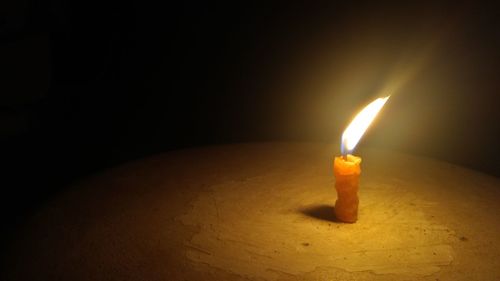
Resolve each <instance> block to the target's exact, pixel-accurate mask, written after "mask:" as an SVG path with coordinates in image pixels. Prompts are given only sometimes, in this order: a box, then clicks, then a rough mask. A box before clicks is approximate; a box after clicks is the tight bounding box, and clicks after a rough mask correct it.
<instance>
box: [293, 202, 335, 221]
mask: <svg viewBox="0 0 500 281" xmlns="http://www.w3.org/2000/svg"><path fill="white" fill-rule="evenodd" d="M334 209H335V208H334V207H333V206H330V205H314V206H308V207H305V208H302V209H300V210H299V211H300V212H301V213H302V214H304V215H306V216H309V217H312V218H315V219H319V220H324V221H328V222H340V221H339V220H338V219H337V218H336V217H335V212H334Z"/></svg>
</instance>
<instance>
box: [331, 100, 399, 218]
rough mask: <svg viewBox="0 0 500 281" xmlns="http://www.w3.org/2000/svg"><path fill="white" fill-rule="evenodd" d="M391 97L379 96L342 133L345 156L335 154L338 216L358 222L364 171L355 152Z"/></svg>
mask: <svg viewBox="0 0 500 281" xmlns="http://www.w3.org/2000/svg"><path fill="white" fill-rule="evenodd" d="M387 99H389V96H387V97H385V98H378V99H376V100H374V101H373V102H371V103H370V104H369V105H367V106H366V107H365V108H363V110H361V112H359V113H358V114H357V115H356V117H354V119H353V120H352V121H351V123H350V124H349V126H347V128H346V129H345V131H344V133H343V134H342V141H341V145H340V150H341V153H342V157H335V160H334V162H333V173H334V175H335V189H336V190H337V201H336V202H335V209H334V210H335V216H336V217H337V219H338V220H339V221H342V222H348V223H354V222H356V221H357V219H358V204H359V199H358V189H359V176H360V174H361V167H360V164H361V157H357V156H354V155H351V154H350V153H351V152H352V151H353V150H354V148H355V147H356V145H357V144H358V142H359V140H360V139H361V137H362V136H363V134H364V133H365V131H366V129H368V127H369V126H370V124H371V123H372V121H373V120H374V119H375V116H377V114H378V112H379V111H380V110H381V109H382V107H383V106H384V104H385V103H386V102H387Z"/></svg>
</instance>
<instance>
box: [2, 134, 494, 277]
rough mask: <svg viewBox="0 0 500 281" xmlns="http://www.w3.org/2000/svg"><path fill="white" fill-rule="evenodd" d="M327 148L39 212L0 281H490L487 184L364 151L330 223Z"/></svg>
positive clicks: (94, 182)
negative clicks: (355, 203) (350, 211)
mask: <svg viewBox="0 0 500 281" xmlns="http://www.w3.org/2000/svg"><path fill="white" fill-rule="evenodd" d="M336 151H338V147H337V145H332V144H324V143H254V144H236V145H227V146H215V147H206V148H198V149H190V150H180V151H174V152H169V153H164V154H161V155H157V156H154V157H150V158H147V159H143V160H139V161H135V162H131V163H128V164H125V165H122V166H120V167H117V168H114V169H111V170H109V171H106V172H103V173H100V174H97V175H94V176H93V177H91V178H88V179H86V180H84V181H81V182H79V183H77V184H75V185H73V186H72V187H71V188H68V189H67V190H66V191H65V192H64V193H62V194H59V195H58V196H57V198H54V199H53V200H52V201H50V202H49V203H47V204H46V205H45V206H44V207H43V208H40V209H39V210H38V212H37V213H36V215H35V216H34V217H33V218H32V219H31V220H30V221H29V222H28V223H27V224H26V225H25V226H24V227H23V228H22V229H20V230H19V234H18V235H17V239H16V241H14V242H13V243H12V244H11V249H10V251H9V252H8V253H7V255H8V257H9V258H8V262H9V264H8V265H9V267H8V270H7V272H5V274H6V278H5V280H73V281H78V280H148V281H151V280H433V281H435V280H440V281H443V280H455V281H456V280H500V259H499V257H500V243H499V242H500V204H499V202H500V180H499V179H498V178H495V177H492V176H488V175H485V174H482V173H478V172H475V171H471V170H468V169H465V168H462V167H458V166H454V165H451V164H448V163H444V162H438V161H435V160H431V159H427V158H421V157H416V156H411V155H406V154H400V153H396V152H391V151H383V150H370V149H365V150H364V151H359V152H358V153H357V154H358V155H360V156H362V158H363V163H362V175H361V186H360V210H359V212H360V213H359V220H358V222H357V223H355V224H342V223H338V222H336V221H335V218H334V216H333V207H332V206H333V205H334V202H335V198H336V193H335V190H334V187H333V184H334V178H333V175H332V174H333V173H332V170H331V169H332V159H333V156H334V153H335V152H336Z"/></svg>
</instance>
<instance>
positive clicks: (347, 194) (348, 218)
mask: <svg viewBox="0 0 500 281" xmlns="http://www.w3.org/2000/svg"><path fill="white" fill-rule="evenodd" d="M360 164H361V158H360V157H356V156H353V155H350V154H348V155H347V156H346V157H345V158H344V157H335V161H334V162H333V173H334V174H335V189H336V190H337V201H336V202H335V216H336V217H337V219H338V220H340V221H343V222H351V223H352V222H356V220H358V203H359V199H358V189H359V175H360V174H361V168H360Z"/></svg>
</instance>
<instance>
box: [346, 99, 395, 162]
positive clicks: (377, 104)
mask: <svg viewBox="0 0 500 281" xmlns="http://www.w3.org/2000/svg"><path fill="white" fill-rule="evenodd" d="M389 97H390V96H387V97H385V98H378V99H376V100H374V101H372V102H371V103H370V104H369V105H367V106H366V107H365V108H363V110H361V111H360V112H359V113H358V115H356V117H354V119H353V120H352V121H351V123H350V124H349V126H347V128H346V129H345V131H344V133H343V134H342V142H341V145H340V150H341V152H342V154H343V155H346V154H348V153H351V152H352V151H353V150H354V148H355V147H356V145H357V144H358V142H359V140H360V139H361V137H362V136H363V134H364V133H365V131H366V129H368V127H369V126H370V124H371V123H372V122H373V120H374V119H375V117H376V116H377V114H378V113H379V111H380V110H381V109H382V107H383V106H384V104H385V103H386V101H387V100H388V99H389Z"/></svg>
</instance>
